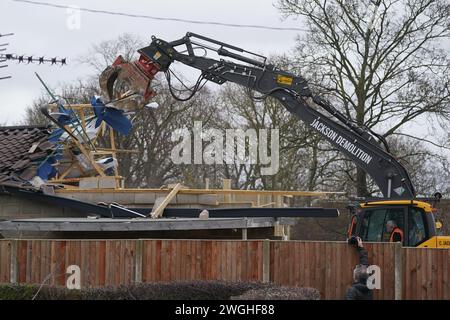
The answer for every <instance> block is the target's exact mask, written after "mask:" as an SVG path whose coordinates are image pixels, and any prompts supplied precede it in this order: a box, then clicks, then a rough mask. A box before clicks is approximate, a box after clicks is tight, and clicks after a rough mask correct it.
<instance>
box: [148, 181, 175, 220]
mask: <svg viewBox="0 0 450 320" xmlns="http://www.w3.org/2000/svg"><path fill="white" fill-rule="evenodd" d="M180 189H181V183H177V184H176V185H175V187H174V188H173V189H172V191H170V192H169V194H168V195H167V197H166V198H165V199H164V201H163V202H161V204H160V205H159V206H157V207H156V209H153V210H152V212H151V216H152V218H155V219H156V218H160V217H161V216H162V214H163V212H164V209H165V208H166V207H167V205H168V204H169V203H170V201H172V199H173V198H174V197H175V196H176V195H177V193H178V191H179V190H180Z"/></svg>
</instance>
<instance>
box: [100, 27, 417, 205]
mask: <svg viewBox="0 0 450 320" xmlns="http://www.w3.org/2000/svg"><path fill="white" fill-rule="evenodd" d="M205 42H207V43H208V44H205ZM178 47H181V48H180V49H181V50H180V49H178V50H177V48H178ZM197 48H202V49H204V50H210V51H215V53H216V54H218V55H219V56H223V57H228V58H232V59H234V60H238V61H240V63H236V62H234V61H228V60H225V59H219V60H216V59H211V58H208V57H205V56H198V55H196V54H195V50H196V49H197ZM138 52H139V53H140V55H141V56H140V58H139V60H138V61H135V62H134V65H135V66H137V67H138V68H136V69H138V70H149V69H151V70H159V71H162V72H166V75H168V80H169V81H170V74H168V73H169V67H170V65H171V64H172V63H173V62H175V61H177V62H180V63H183V64H185V65H188V66H191V67H193V68H196V69H198V70H200V71H201V79H206V80H208V81H211V82H215V83H217V84H219V85H221V84H223V83H225V82H227V81H229V82H233V83H236V84H239V85H241V86H244V87H246V88H248V89H249V90H254V91H257V92H259V93H260V94H261V96H260V97H259V98H265V97H273V98H276V99H277V100H279V101H280V102H281V104H282V105H283V106H284V107H285V108H286V109H287V110H288V111H289V112H291V113H292V114H294V115H295V116H296V117H298V118H299V119H300V120H302V121H303V122H305V123H306V124H307V126H308V127H310V128H311V129H312V130H314V131H316V132H317V133H319V134H320V135H321V136H322V137H323V138H325V139H326V140H328V141H329V142H330V143H331V144H332V145H333V146H334V147H335V148H336V149H338V150H340V151H341V152H342V153H344V154H345V155H346V156H347V157H348V158H350V159H351V160H352V161H353V162H354V163H355V164H356V165H357V166H359V167H360V168H362V169H363V170H364V171H365V172H366V173H367V174H369V175H370V176H371V177H372V179H373V180H374V181H375V183H376V184H377V185H378V187H379V188H380V191H381V193H382V194H383V196H384V197H385V198H392V199H412V198H414V197H415V191H414V187H413V184H412V182H411V179H410V178H409V176H408V173H407V171H406V170H405V168H404V167H403V166H402V164H401V163H399V162H398V161H397V160H396V159H395V158H394V157H393V156H392V155H391V154H390V153H388V152H387V151H385V150H384V149H383V148H382V147H381V146H380V145H379V143H378V141H377V140H376V139H375V136H376V135H375V136H374V133H373V132H371V131H369V130H368V129H366V128H362V127H360V126H357V125H356V124H355V123H354V122H352V121H351V120H349V119H347V118H346V117H345V116H344V115H343V114H342V113H340V112H339V111H338V110H337V109H335V108H334V107H333V106H332V105H331V104H330V103H328V102H327V101H326V100H324V99H322V98H321V97H319V96H316V95H314V94H313V92H311V90H310V89H309V86H308V83H307V81H306V80H305V79H304V78H303V77H301V76H298V75H294V74H292V73H290V72H286V71H283V70H279V69H278V68H276V67H275V66H274V65H271V64H268V63H267V59H266V58H265V57H263V56H261V55H258V54H254V53H251V52H249V51H246V50H243V49H241V48H238V47H235V46H232V45H229V44H226V43H223V42H220V41H217V40H214V39H210V38H207V37H204V36H201V35H198V34H194V33H187V34H186V36H184V37H183V38H181V39H179V40H176V41H172V42H167V41H164V40H161V39H157V38H155V37H152V42H151V44H150V45H149V46H147V47H144V48H142V49H140V50H138ZM244 54H245V55H244ZM249 55H253V56H254V57H255V58H250V57H248V56H249ZM241 62H242V63H244V64H242V63H241ZM140 74H142V72H140ZM153 75H154V74H153ZM153 75H152V77H149V83H148V85H146V86H145V88H144V89H148V87H149V84H150V81H151V79H152V78H153ZM103 82H104V83H106V82H108V81H105V79H103ZM197 84H199V82H197ZM169 85H170V83H169ZM131 87H132V85H131ZM196 89H198V85H197V86H196V88H195V89H194V90H196ZM108 91H110V92H111V88H108ZM322 110H323V111H324V112H326V113H324V112H322Z"/></svg>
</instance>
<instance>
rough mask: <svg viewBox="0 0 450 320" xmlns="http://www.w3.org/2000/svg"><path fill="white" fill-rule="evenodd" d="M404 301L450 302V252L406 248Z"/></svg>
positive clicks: (447, 250) (446, 250) (404, 253)
mask: <svg viewBox="0 0 450 320" xmlns="http://www.w3.org/2000/svg"><path fill="white" fill-rule="evenodd" d="M403 255H404V267H403V284H404V285H403V297H404V299H414V300H430V299H442V300H450V293H449V278H450V267H449V265H450V250H449V249H426V248H420V249H415V248H404V249H403Z"/></svg>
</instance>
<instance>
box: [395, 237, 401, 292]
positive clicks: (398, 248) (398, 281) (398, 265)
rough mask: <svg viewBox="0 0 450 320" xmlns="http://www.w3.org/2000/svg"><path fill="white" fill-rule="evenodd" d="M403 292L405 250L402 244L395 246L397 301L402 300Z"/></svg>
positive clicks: (397, 243)
mask: <svg viewBox="0 0 450 320" xmlns="http://www.w3.org/2000/svg"><path fill="white" fill-rule="evenodd" d="M402 290H403V249H402V243H401V242H396V243H395V244H394V296H395V300H402Z"/></svg>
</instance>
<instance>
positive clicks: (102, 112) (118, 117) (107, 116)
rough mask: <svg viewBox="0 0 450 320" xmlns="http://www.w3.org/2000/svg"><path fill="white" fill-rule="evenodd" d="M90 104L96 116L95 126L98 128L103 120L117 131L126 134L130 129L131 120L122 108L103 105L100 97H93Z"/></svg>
mask: <svg viewBox="0 0 450 320" xmlns="http://www.w3.org/2000/svg"><path fill="white" fill-rule="evenodd" d="M91 105H92V107H93V108H94V113H95V115H96V117H97V121H96V122H95V127H96V128H98V127H99V126H100V124H101V123H102V121H105V122H106V123H107V124H109V125H110V126H111V127H112V128H113V129H114V130H116V131H117V132H119V133H121V134H124V135H127V134H128V133H130V130H131V121H130V120H129V119H128V118H127V117H126V116H125V115H124V114H123V111H122V110H119V109H116V108H111V107H107V106H105V104H104V103H103V102H102V100H101V99H99V98H96V97H93V98H92V99H91Z"/></svg>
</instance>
